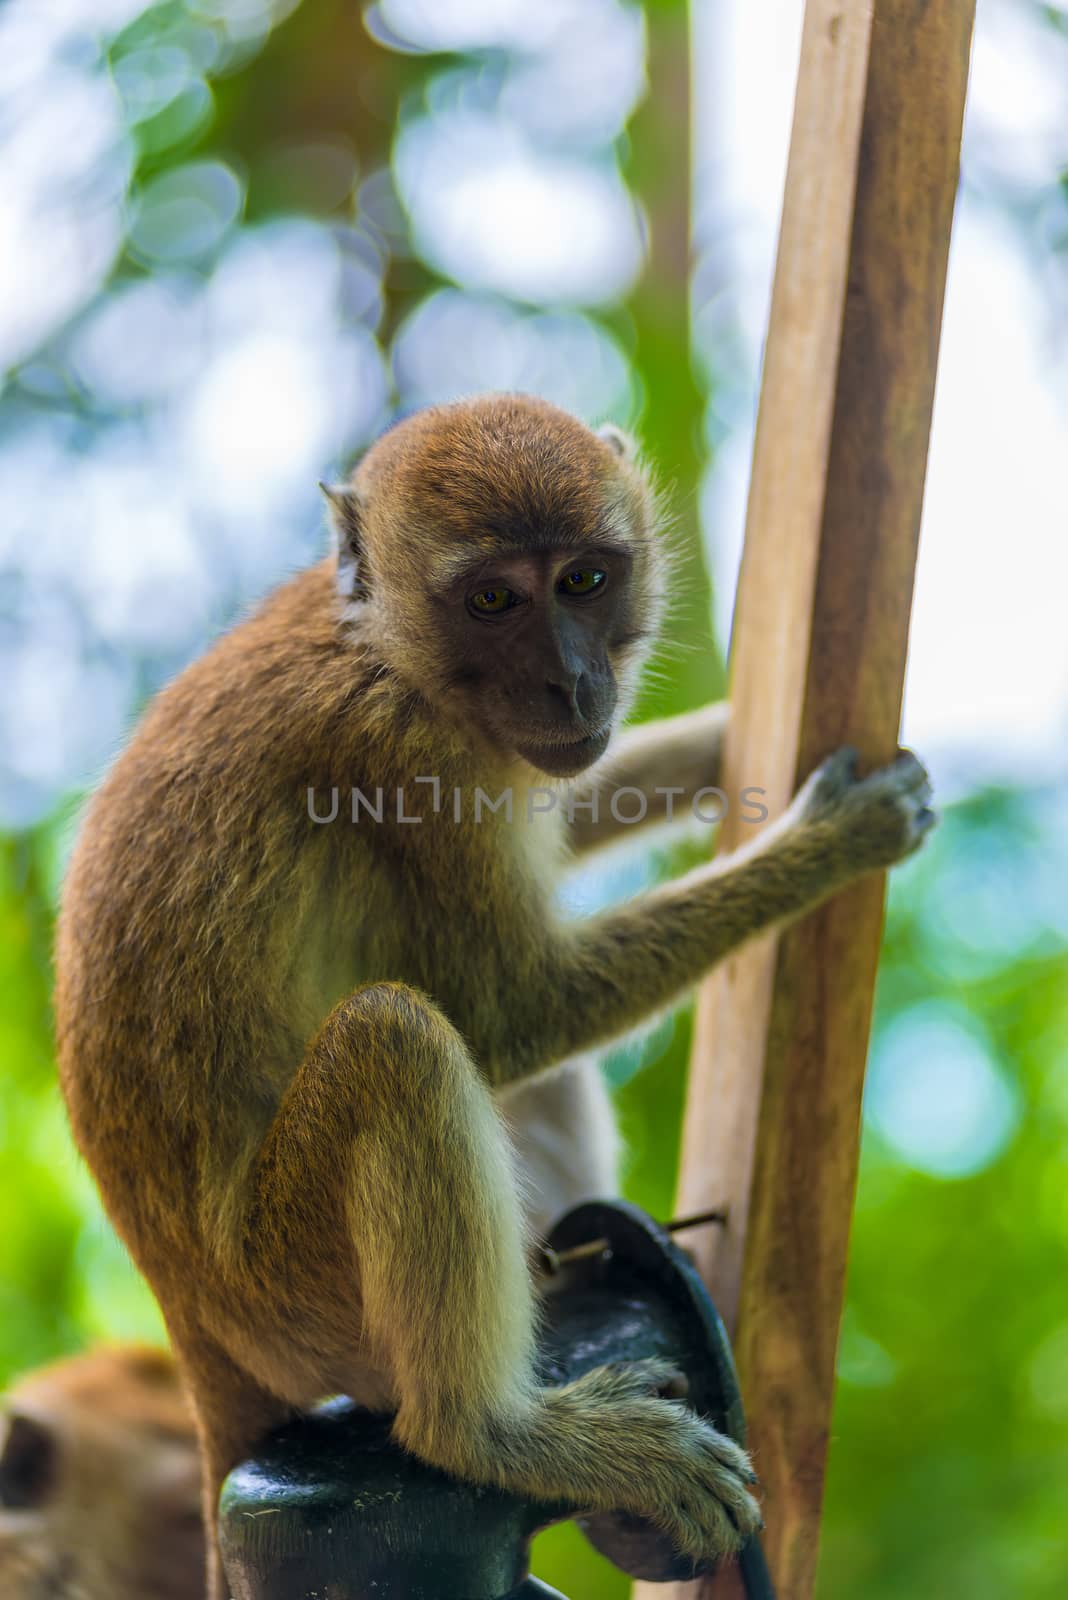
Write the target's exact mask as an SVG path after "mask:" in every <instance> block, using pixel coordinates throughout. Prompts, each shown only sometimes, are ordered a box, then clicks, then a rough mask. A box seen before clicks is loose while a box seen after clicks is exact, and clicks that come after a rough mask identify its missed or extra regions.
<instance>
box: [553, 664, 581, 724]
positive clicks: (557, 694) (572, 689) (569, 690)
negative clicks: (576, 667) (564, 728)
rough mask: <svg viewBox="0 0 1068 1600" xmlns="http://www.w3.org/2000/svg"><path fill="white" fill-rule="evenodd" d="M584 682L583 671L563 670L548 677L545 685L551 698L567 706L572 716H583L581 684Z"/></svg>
mask: <svg viewBox="0 0 1068 1600" xmlns="http://www.w3.org/2000/svg"><path fill="white" fill-rule="evenodd" d="M581 682H582V673H581V672H565V671H563V670H561V671H559V672H556V673H554V674H553V676H552V677H551V678H546V680H545V687H546V689H547V690H548V692H549V699H550V700H555V701H557V702H558V703H559V704H562V705H564V706H566V707H567V710H568V713H569V714H570V715H571V716H572V717H579V718H581V716H582V709H581V707H580V706H579V685H580V684H581Z"/></svg>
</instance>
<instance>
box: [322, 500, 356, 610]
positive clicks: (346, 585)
mask: <svg viewBox="0 0 1068 1600" xmlns="http://www.w3.org/2000/svg"><path fill="white" fill-rule="evenodd" d="M319 487H320V489H321V490H322V491H323V494H324V495H325V496H326V501H327V505H328V506H329V508H330V509H329V517H330V526H331V527H332V528H333V530H334V540H335V542H336V545H337V586H338V589H339V591H340V592H341V594H342V595H343V596H344V598H345V599H346V600H366V599H367V595H368V589H367V578H366V571H365V566H364V550H363V502H362V500H361V499H360V496H359V493H358V492H357V490H355V489H354V488H353V487H352V485H351V484H339V485H334V486H331V485H329V484H325V483H321V484H320V485H319Z"/></svg>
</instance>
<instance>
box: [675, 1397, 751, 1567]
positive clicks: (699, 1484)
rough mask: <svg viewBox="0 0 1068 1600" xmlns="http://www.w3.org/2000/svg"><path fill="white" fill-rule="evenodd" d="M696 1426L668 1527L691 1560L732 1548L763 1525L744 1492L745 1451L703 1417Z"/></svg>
mask: <svg viewBox="0 0 1068 1600" xmlns="http://www.w3.org/2000/svg"><path fill="white" fill-rule="evenodd" d="M701 1431H702V1435H703V1437H702V1438H701V1439H700V1440H699V1441H698V1442H697V1443H696V1448H695V1450H694V1455H693V1459H692V1462H691V1468H690V1472H689V1473H688V1475H687V1479H686V1482H685V1484H683V1485H680V1486H679V1489H678V1492H677V1493H676V1495H675V1497H674V1500H673V1504H672V1508H671V1509H672V1513H673V1514H672V1516H671V1518H670V1526H669V1528H668V1531H669V1532H670V1534H671V1537H672V1539H673V1540H674V1541H675V1542H676V1543H677V1544H678V1546H679V1549H680V1550H681V1551H682V1552H683V1553H684V1554H686V1555H688V1556H690V1557H691V1558H692V1559H693V1560H695V1561H697V1560H711V1559H715V1558H716V1557H719V1556H724V1555H730V1554H733V1552H735V1551H736V1550H738V1549H739V1548H740V1547H741V1545H743V1544H744V1543H745V1541H746V1539H747V1538H749V1536H750V1535H751V1534H753V1533H755V1532H756V1531H757V1530H758V1529H759V1528H761V1527H762V1526H763V1521H762V1518H761V1514H760V1506H759V1504H758V1503H757V1501H756V1500H755V1499H754V1497H753V1495H752V1494H751V1493H750V1492H749V1486H750V1485H752V1484H754V1483H755V1482H756V1476H755V1474H754V1472H753V1470H752V1467H751V1466H750V1464H749V1458H748V1457H747V1456H746V1454H745V1451H744V1450H742V1449H741V1448H740V1447H739V1446H738V1445H736V1444H735V1443H734V1441H733V1440H732V1439H726V1438H725V1436H724V1435H723V1434H720V1433H717V1431H716V1429H714V1428H712V1427H711V1426H710V1425H709V1424H707V1423H702V1424H701ZM725 1444H726V1445H728V1446H730V1447H731V1448H730V1450H729V1451H728V1450H725V1449H724V1445H725Z"/></svg>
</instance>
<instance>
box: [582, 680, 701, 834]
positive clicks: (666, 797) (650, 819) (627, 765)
mask: <svg viewBox="0 0 1068 1600" xmlns="http://www.w3.org/2000/svg"><path fill="white" fill-rule="evenodd" d="M727 712H728V707H727V703H726V701H720V702H718V703H717V704H716V705H710V706H701V707H700V708H699V709H698V710H697V711H684V712H683V713H682V715H681V716H678V717H666V718H664V719H663V720H662V721H660V722H646V723H642V724H640V725H639V726H638V727H636V728H628V729H627V731H626V733H624V734H623V735H622V737H621V738H620V739H618V740H617V741H616V743H615V744H614V745H613V747H612V750H611V752H610V754H609V756H608V758H607V760H606V761H605V762H603V763H602V764H601V765H600V766H599V767H598V769H597V773H596V776H595V777H594V778H593V779H592V780H591V781H590V782H588V783H586V784H581V785H576V787H575V789H574V791H573V799H572V804H571V822H570V827H569V830H568V837H569V840H570V843H571V847H572V849H573V851H574V853H575V854H576V855H582V854H584V853H585V852H586V851H588V850H596V849H599V848H600V847H601V845H605V844H609V843H611V842H612V841H613V840H614V839H618V838H619V837H620V836H621V835H622V834H624V833H626V834H630V833H632V832H633V831H634V829H635V827H637V826H643V827H648V826H650V825H654V824H656V823H660V822H666V821H668V820H670V819H671V817H673V816H680V817H681V816H686V815H689V814H690V804H691V801H692V800H693V797H694V795H695V794H696V793H697V792H698V790H700V789H706V788H714V787H715V786H716V784H718V782H719V774H720V768H721V763H722V752H723V736H724V734H725V733H726V729H727ZM618 789H638V790H640V791H641V793H642V794H643V795H645V797H646V800H647V802H648V805H647V809H646V811H645V812H644V814H643V815H642V816H641V817H640V818H639V819H635V820H633V821H629V822H628V821H620V820H619V818H618V817H616V816H615V815H614V814H613V810H612V803H611V802H612V796H613V794H614V792H615V791H616V790H618ZM626 800H627V802H628V803H627V804H626V805H624V803H623V802H622V801H621V802H620V806H619V810H620V815H621V816H623V817H626V818H634V817H635V811H636V804H635V801H634V798H633V796H627V797H626Z"/></svg>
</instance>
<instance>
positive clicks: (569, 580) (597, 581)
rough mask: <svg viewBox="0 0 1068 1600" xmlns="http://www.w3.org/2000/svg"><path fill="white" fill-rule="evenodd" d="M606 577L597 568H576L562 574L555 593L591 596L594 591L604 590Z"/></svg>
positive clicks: (605, 574)
mask: <svg viewBox="0 0 1068 1600" xmlns="http://www.w3.org/2000/svg"><path fill="white" fill-rule="evenodd" d="M607 576H608V574H607V573H604V572H601V571H600V570H599V569H598V568H597V567H576V568H575V569H574V571H573V572H565V573H564V576H563V577H562V578H561V579H560V582H559V583H558V584H557V585H556V589H557V593H558V594H593V593H594V591H595V590H597V589H603V588H604V585H605V581H606V579H607Z"/></svg>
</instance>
